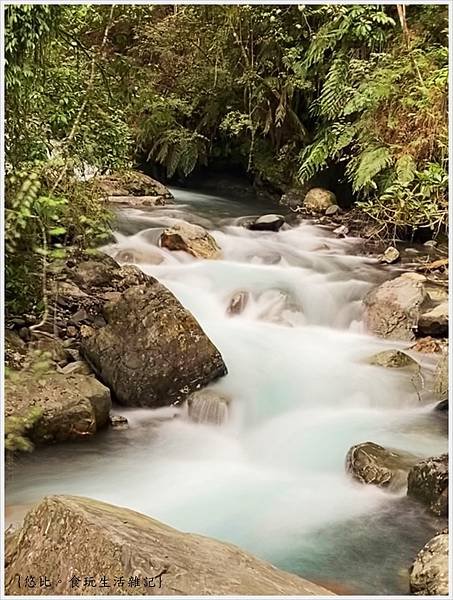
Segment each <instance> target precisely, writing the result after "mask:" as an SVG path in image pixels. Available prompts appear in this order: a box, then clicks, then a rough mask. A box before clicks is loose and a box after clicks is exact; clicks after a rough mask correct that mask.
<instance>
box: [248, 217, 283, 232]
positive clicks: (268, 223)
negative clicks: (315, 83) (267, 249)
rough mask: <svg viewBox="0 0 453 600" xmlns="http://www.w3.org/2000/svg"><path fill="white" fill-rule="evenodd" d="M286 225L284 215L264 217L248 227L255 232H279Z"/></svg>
mask: <svg viewBox="0 0 453 600" xmlns="http://www.w3.org/2000/svg"><path fill="white" fill-rule="evenodd" d="M284 223H285V217H283V216H282V215H262V216H261V217H258V218H257V219H256V220H255V221H253V222H252V223H250V224H249V225H248V228H249V229H251V230H253V231H278V230H279V229H280V228H281V227H282V225H283V224H284Z"/></svg>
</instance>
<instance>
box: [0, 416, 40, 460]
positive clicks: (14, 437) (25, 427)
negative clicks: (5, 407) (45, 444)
mask: <svg viewBox="0 0 453 600" xmlns="http://www.w3.org/2000/svg"><path fill="white" fill-rule="evenodd" d="M42 414H43V411H42V409H41V408H39V407H34V408H31V409H30V410H29V411H28V413H27V414H26V415H24V416H21V417H19V416H11V417H6V418H5V449H6V450H8V451H10V452H30V451H31V450H33V444H32V442H31V441H30V439H29V438H28V434H29V432H30V430H32V429H33V427H34V426H35V425H36V423H37V422H38V421H39V419H40V418H41V417H42Z"/></svg>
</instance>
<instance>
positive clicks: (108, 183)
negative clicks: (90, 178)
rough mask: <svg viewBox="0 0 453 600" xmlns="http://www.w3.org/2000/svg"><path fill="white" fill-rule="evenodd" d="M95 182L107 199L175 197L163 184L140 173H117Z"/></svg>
mask: <svg viewBox="0 0 453 600" xmlns="http://www.w3.org/2000/svg"><path fill="white" fill-rule="evenodd" d="M94 181H95V183H96V186H97V187H98V188H99V189H100V190H101V192H103V193H104V194H105V196H107V197H114V196H123V197H124V196H127V197H132V196H147V197H149V196H152V197H160V198H162V199H170V198H172V197H173V196H172V194H171V192H170V190H169V189H168V188H166V187H165V186H164V185H163V184H162V183H160V182H159V181H156V180H155V179H153V178H152V177H149V176H148V175H145V174H144V173H140V172H139V171H131V170H124V171H115V172H114V173H112V174H110V175H101V176H99V177H96V178H95V180H94Z"/></svg>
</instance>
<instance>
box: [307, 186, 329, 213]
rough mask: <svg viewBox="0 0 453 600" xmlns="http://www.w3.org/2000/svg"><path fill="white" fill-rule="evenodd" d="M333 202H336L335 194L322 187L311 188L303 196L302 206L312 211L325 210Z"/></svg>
mask: <svg viewBox="0 0 453 600" xmlns="http://www.w3.org/2000/svg"><path fill="white" fill-rule="evenodd" d="M333 204H336V197H335V194H334V193H333V192H331V191H329V190H326V189H324V188H317V187H315V188H312V189H311V190H309V191H308V192H307V193H306V195H305V198H304V207H305V208H306V209H308V210H311V211H313V212H325V211H326V210H327V209H328V208H329V206H332V205H333Z"/></svg>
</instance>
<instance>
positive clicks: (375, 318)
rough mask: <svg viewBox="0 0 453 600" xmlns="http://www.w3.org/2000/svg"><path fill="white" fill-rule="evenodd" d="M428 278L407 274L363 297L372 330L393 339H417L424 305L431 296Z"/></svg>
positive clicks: (376, 333) (365, 319) (367, 318)
mask: <svg viewBox="0 0 453 600" xmlns="http://www.w3.org/2000/svg"><path fill="white" fill-rule="evenodd" d="M414 276H415V277H414ZM422 277H423V276H422ZM425 281H426V278H425V277H423V279H420V277H419V275H418V274H417V273H404V274H403V275H400V276H399V277H397V278H396V279H392V280H390V281H386V282H384V283H383V284H381V285H380V286H378V287H377V288H374V289H373V290H371V292H369V293H368V294H367V295H366V296H365V298H364V300H363V303H364V306H365V311H364V321H365V325H366V327H367V329H368V331H370V332H371V333H373V334H375V335H378V336H380V337H383V338H388V339H391V340H406V341H411V340H413V339H415V331H417V326H418V320H419V317H420V307H421V305H422V304H423V302H424V301H425V299H426V297H427V294H426V291H425V287H424V282H425Z"/></svg>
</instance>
